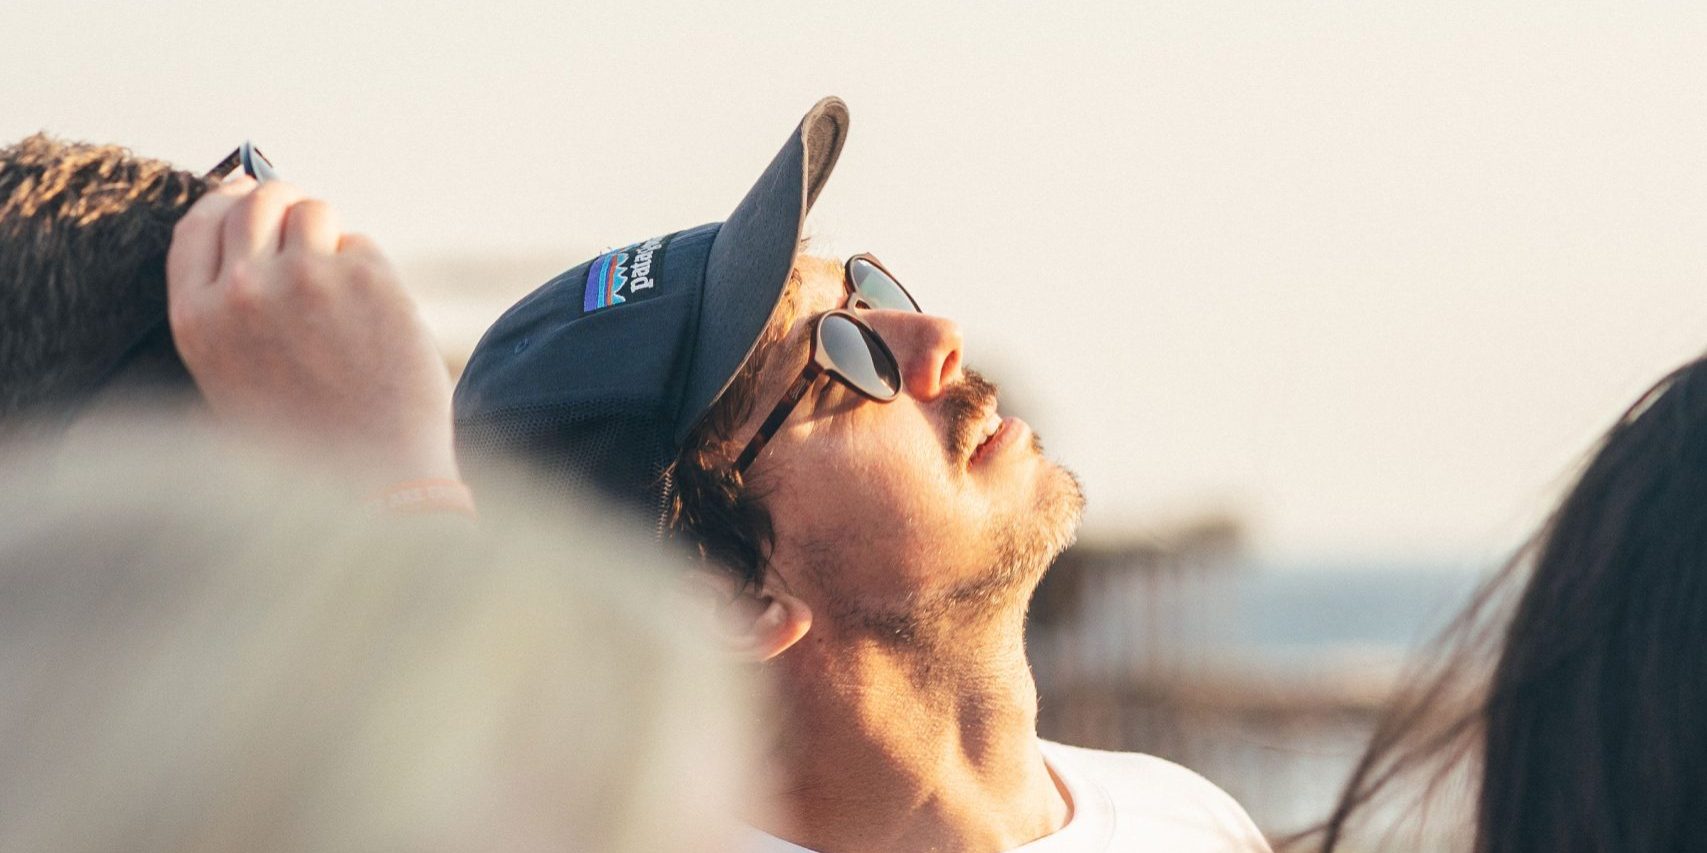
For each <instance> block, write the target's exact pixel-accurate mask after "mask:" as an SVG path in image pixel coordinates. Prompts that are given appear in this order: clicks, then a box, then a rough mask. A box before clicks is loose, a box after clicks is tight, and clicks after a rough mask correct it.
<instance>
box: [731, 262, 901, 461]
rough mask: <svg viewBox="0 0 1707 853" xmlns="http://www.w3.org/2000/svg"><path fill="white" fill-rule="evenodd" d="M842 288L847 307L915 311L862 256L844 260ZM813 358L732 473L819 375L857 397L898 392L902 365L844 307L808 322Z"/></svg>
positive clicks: (880, 398)
mask: <svg viewBox="0 0 1707 853" xmlns="http://www.w3.org/2000/svg"><path fill="white" fill-rule="evenodd" d="M842 287H843V288H844V289H846V290H847V294H848V308H877V309H883V310H889V311H911V312H913V313H915V314H917V313H919V303H918V301H917V300H915V299H914V298H913V295H912V294H910V293H908V292H907V288H905V287H902V286H901V283H900V282H899V281H896V280H895V276H894V275H892V274H891V273H890V272H889V270H887V269H885V268H884V266H883V264H882V262H880V261H878V260H877V259H876V258H874V257H872V256H871V255H869V254H865V253H861V254H858V255H854V256H853V257H851V258H848V262H847V264H845V265H844V266H843V267H842ZM810 335H811V341H812V354H811V357H809V358H808V359H807V360H806V366H805V367H804V368H802V369H801V371H800V375H799V376H798V377H796V378H795V380H794V382H793V383H791V384H790V385H789V386H788V390H787V391H785V392H783V395H782V399H781V400H779V401H777V404H776V406H775V407H774V408H772V409H771V413H770V415H769V416H767V417H766V418H765V421H764V423H763V424H761V425H760V426H759V431H758V433H757V434H756V435H754V436H753V440H752V441H749V442H747V447H746V449H744V450H742V451H741V455H740V456H739V457H737V458H736V459H735V471H736V473H740V472H743V471H745V470H747V466H749V465H751V464H753V460H754V459H756V458H758V455H759V451H760V450H763V449H764V446H765V444H766V443H767V442H769V441H770V440H771V437H772V436H774V435H776V432H777V430H779V429H782V425H783V423H784V422H786V421H787V420H788V416H789V415H790V414H791V413H793V411H794V408H795V407H796V406H798V405H800V400H801V398H803V397H805V396H806V392H807V391H808V390H809V389H811V387H812V384H813V383H814V382H817V381H818V377H819V375H827V376H829V377H830V378H831V379H833V380H836V381H838V382H841V383H842V384H843V385H846V386H848V387H849V388H852V389H853V390H854V391H857V392H858V393H859V394H860V395H861V396H864V397H866V398H867V399H870V400H874V401H876V402H879V403H887V402H889V401H890V400H893V399H895V398H896V397H897V396H899V395H900V394H901V366H900V363H899V362H898V361H896V360H895V353H894V352H892V351H891V350H890V349H889V345H888V344H886V343H884V342H883V338H881V337H879V336H878V334H877V332H875V331H873V330H872V328H871V327H870V326H868V325H866V324H865V321H864V320H861V319H860V318H858V317H856V316H854V314H853V313H852V312H851V311H848V310H847V309H841V308H838V309H836V310H834V311H827V312H825V313H823V314H820V315H818V316H817V317H816V318H814V319H813V320H812V329H811V332H810Z"/></svg>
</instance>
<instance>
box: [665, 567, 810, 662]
mask: <svg viewBox="0 0 1707 853" xmlns="http://www.w3.org/2000/svg"><path fill="white" fill-rule="evenodd" d="M686 586H687V589H688V593H689V595H688V599H689V602H690V603H691V604H692V606H693V607H694V608H695V609H696V610H699V611H700V612H701V615H702V616H703V617H704V618H703V619H702V623H703V624H706V625H708V626H709V627H710V630H711V632H712V635H713V636H714V637H716V638H717V640H718V642H720V643H722V644H723V646H724V648H725V649H726V650H727V651H728V652H729V653H730V654H731V655H734V656H735V657H736V658H737V659H739V660H742V661H746V662H751V663H759V662H761V661H767V660H770V659H771V658H774V657H776V656H777V655H780V654H782V653H783V652H785V651H787V650H788V648H789V647H790V646H792V645H794V644H795V643H797V642H800V638H801V637H804V636H806V632H807V631H809V630H811V628H812V608H810V607H808V606H806V602H804V601H801V600H800V599H799V598H797V597H795V596H794V595H792V594H790V593H788V592H786V591H784V590H782V589H779V588H778V586H779V585H778V584H776V583H775V582H774V581H773V582H771V583H767V584H765V585H764V586H763V587H761V588H759V589H743V588H742V584H741V583H740V582H739V581H737V580H736V579H735V576H734V575H731V574H730V573H728V572H722V571H717V570H715V569H689V570H688V573H687V578H686Z"/></svg>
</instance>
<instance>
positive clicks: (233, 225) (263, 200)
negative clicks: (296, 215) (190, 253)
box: [219, 181, 302, 273]
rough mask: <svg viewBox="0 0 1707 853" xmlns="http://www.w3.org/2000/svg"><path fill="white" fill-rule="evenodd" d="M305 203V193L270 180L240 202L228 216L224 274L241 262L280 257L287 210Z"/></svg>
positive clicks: (222, 260) (225, 236) (222, 258)
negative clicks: (299, 203)
mask: <svg viewBox="0 0 1707 853" xmlns="http://www.w3.org/2000/svg"><path fill="white" fill-rule="evenodd" d="M301 200H302V190H300V189H298V188H297V187H296V185H294V184H287V183H284V182H283V181H268V182H266V183H264V184H262V185H260V186H258V187H256V188H255V191H254V192H251V193H249V194H248V195H245V196H243V198H241V199H239V200H238V202H237V204H236V206H235V207H233V208H232V209H231V211H230V212H229V213H227V214H226V216H225V227H224V231H223V234H222V240H223V243H222V247H221V256H220V261H219V269H220V272H221V273H224V272H225V271H227V270H228V269H230V267H231V265H232V264H233V263H236V262H239V261H244V260H253V259H258V258H262V257H267V256H271V255H275V254H278V252H279V249H280V248H281V247H282V246H283V233H284V218H285V211H286V210H288V209H289V208H290V206H291V205H293V204H295V203H297V202H298V201H301Z"/></svg>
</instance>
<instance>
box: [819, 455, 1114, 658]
mask: <svg viewBox="0 0 1707 853" xmlns="http://www.w3.org/2000/svg"><path fill="white" fill-rule="evenodd" d="M1031 442H1032V451H1033V452H1035V453H1037V454H1038V455H1039V456H1040V457H1041V456H1042V455H1043V444H1042V442H1041V441H1040V440H1039V439H1038V438H1037V437H1036V435H1033V436H1032V439H1031ZM1045 465H1046V466H1047V469H1048V470H1047V471H1046V472H1045V474H1044V475H1043V482H1042V483H1041V485H1040V487H1039V489H1038V495H1037V500H1036V501H1035V502H1034V503H1033V505H1032V506H1031V507H1030V510H1031V511H1030V512H1029V513H1021V514H1020V515H1019V516H1018V517H1006V518H994V519H991V520H990V522H991V527H990V529H988V530H986V531H984V533H983V534H982V535H983V536H985V537H987V538H989V539H992V540H993V541H995V542H996V549H995V550H996V556H995V558H994V559H993V561H992V563H991V565H990V566H989V567H988V568H987V569H986V570H985V571H984V572H982V573H980V574H979V575H978V576H976V577H973V578H970V579H968V580H966V581H965V582H963V583H961V584H958V585H956V586H954V587H952V588H950V589H948V590H939V591H936V592H934V593H928V594H925V593H915V594H913V595H911V596H909V597H908V598H907V599H905V600H903V601H902V602H900V603H898V604H896V605H892V606H890V607H882V608H880V607H875V606H869V605H865V604H862V603H861V602H857V601H846V600H844V601H841V602H837V603H836V604H835V605H833V608H832V615H833V616H834V617H835V618H836V621H837V622H838V623H839V624H841V625H844V626H847V627H850V628H853V629H855V630H857V631H859V632H860V633H862V634H866V635H868V636H871V637H873V638H875V639H877V640H879V641H880V642H883V643H884V644H885V645H891V646H896V647H910V648H915V649H918V650H924V651H932V652H938V651H942V650H944V649H947V648H952V647H954V646H956V645H961V644H963V642H964V641H965V640H966V639H967V638H968V634H969V633H970V632H979V631H986V630H988V629H991V628H995V629H997V630H1007V626H1010V625H1011V626H1013V627H1014V628H1015V629H1023V626H1024V623H1025V611H1026V608H1027V607H1028V606H1029V605H1030V602H1031V595H1032V593H1033V592H1035V591H1036V590H1037V585H1038V583H1040V582H1041V581H1042V580H1043V575H1044V574H1045V573H1046V572H1048V570H1049V567H1050V566H1051V565H1053V564H1054V562H1055V558H1056V557H1059V556H1060V555H1061V552H1062V551H1065V550H1067V548H1068V546H1070V545H1072V544H1073V542H1074V541H1075V540H1076V539H1077V538H1078V532H1079V521H1080V519H1081V517H1082V516H1083V514H1084V508H1085V497H1084V489H1083V488H1082V487H1081V485H1080V483H1079V478H1078V477H1077V476H1075V475H1074V474H1073V472H1071V471H1069V470H1067V469H1066V468H1064V467H1062V466H1060V465H1058V464H1056V463H1054V462H1045Z"/></svg>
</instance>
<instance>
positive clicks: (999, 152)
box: [0, 0, 1707, 560]
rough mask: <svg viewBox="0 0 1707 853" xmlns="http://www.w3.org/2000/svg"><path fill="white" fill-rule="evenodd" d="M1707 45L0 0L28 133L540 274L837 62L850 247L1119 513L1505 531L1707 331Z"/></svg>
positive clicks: (4, 114) (714, 210) (14, 93)
mask: <svg viewBox="0 0 1707 853" xmlns="http://www.w3.org/2000/svg"><path fill="white" fill-rule="evenodd" d="M1704 45H1707V11H1704V10H1703V7H1701V6H1700V5H1699V4H1683V3H1678V4H1611V3H1595V4H1587V3H1561V2H1525V3H1503V4H1444V3H1429V2H1416V0H1406V2H1369V1H1368V0H1364V1H1363V2H1337V3H1292V2H1273V0H1266V1H1265V2H1248V3H1232V2H1177V3H1160V4H1157V3H1136V2H1129V0H1128V1H1127V2H1099V3H1076V4H1075V3H1065V2H1031V3H1018V2H983V3H978V4H972V3H927V2H922V1H921V2H872V1H871V0H868V2H862V3H858V4H839V5H836V6H829V5H824V4H817V3H806V2H730V3H668V4H657V5H647V4H641V3H575V2H567V3H564V2H558V3H543V2H507V3H506V2H487V3H480V4H475V3H425V2H418V3H373V2H352V1H351V0H343V2H330V1H329V0H310V2H298V3H291V4H283V3H280V4H260V5H253V4H249V5H245V4H231V3H195V2H181V1H180V0H152V2H138V0H131V2H112V1H111V0H52V2H38V0H0V139H3V140H6V141H10V140H14V139H16V138H18V137H21V136H23V135H25V134H27V133H30V132H32V131H35V130H38V129H48V130H51V131H53V132H55V133H57V134H59V135H62V136H67V137H73V138H84V139H90V140H97V141H117V142H123V143H126V144H129V145H130V146H131V147H133V148H134V149H136V150H137V151H138V152H139V153H143V154H146V155H151V156H158V157H164V158H167V159H171V160H174V161H176V162H179V163H182V164H184V165H186V166H190V167H196V168H200V167H203V166H205V165H211V164H212V163H213V162H214V161H215V160H217V159H218V158H219V157H220V156H222V155H224V154H225V153H226V152H227V151H229V150H230V149H231V148H232V147H233V146H234V145H235V144H236V143H237V142H238V141H240V140H241V139H243V138H244V137H252V138H253V139H255V140H256V141H257V142H258V143H260V144H261V145H262V147H263V148H264V149H265V150H266V151H267V152H268V153H269V154H270V155H272V157H273V159H274V160H275V161H276V162H277V163H278V165H279V166H280V168H281V169H282V170H283V171H284V173H285V174H286V175H288V176H289V177H291V178H292V179H293V180H295V181H297V182H299V183H302V184H304V185H306V186H307V187H309V188H310V189H311V190H312V191H313V192H315V193H317V194H320V195H322V196H324V197H326V198H328V199H330V200H332V201H333V202H334V203H335V204H336V205H337V206H338V207H339V208H340V209H341V210H342V212H343V214H344V219H345V222H346V224H347V225H349V226H350V227H352V228H355V229H356V230H361V231H364V232H367V233H369V234H372V235H374V236H375V237H377V238H378V239H379V240H380V241H381V244H382V245H384V246H385V247H387V248H388V249H389V250H390V252H391V253H392V255H393V257H395V258H397V259H398V260H399V261H402V262H405V263H406V264H407V263H410V262H417V263H418V262H420V261H422V260H423V259H431V258H437V257H442V256H491V257H516V258H533V259H544V260H543V261H542V263H543V267H542V270H543V271H542V273H541V279H542V280H543V277H544V275H546V274H549V273H550V272H552V271H555V269H556V268H566V267H568V266H570V265H572V264H574V263H577V262H579V261H581V260H584V259H585V258H586V257H587V256H588V255H590V254H591V253H592V252H593V251H595V250H597V249H598V248H600V247H602V246H606V245H613V244H620V243H626V242H631V241H633V240H637V239H641V238H644V237H647V236H650V235H652V234H655V233H661V232H665V231H669V230H674V229H676V228H680V227H685V226H689V225H694V224H698V223H701V222H705V221H710V220H715V219H720V218H722V217H723V215H724V214H725V213H727V212H728V210H729V208H731V207H732V206H733V205H734V203H735V201H736V200H738V199H739V198H740V196H741V195H742V194H743V193H744V192H745V190H746V187H747V185H748V184H749V183H750V182H751V180H752V179H753V178H754V177H755V176H756V174H757V171H758V169H759V168H761V167H762V166H763V164H764V163H765V162H767V161H768V159H769V158H770V156H771V155H772V154H773V153H774V152H775V150H776V149H777V147H778V146H779V145H780V144H781V142H782V139H783V137H784V136H785V135H786V134H787V132H788V131H789V130H790V129H791V128H792V126H793V124H794V123H795V122H796V121H797V120H798V118H799V116H800V114H801V113H802V112H803V111H804V110H805V109H806V108H807V107H808V106H810V105H811V104H812V102H813V101H814V100H816V99H817V98H818V97H819V96H821V95H825V94H838V95H841V96H843V97H844V98H846V99H847V100H848V102H849V103H850V105H851V108H852V113H853V129H852V133H851V135H850V141H849V144H848V146H847V148H846V150H845V151H844V153H843V156H842V160H841V165H840V167H839V168H838V169H837V172H836V175H835V177H834V178H833V179H832V180H831V182H830V184H829V188H828V189H827V190H826V192H825V194H824V196H823V197H822V199H821V200H820V205H819V208H818V212H817V214H816V215H815V216H814V219H813V230H814V231H815V232H816V233H817V234H819V235H820V236H821V237H822V238H823V239H824V242H823V243H821V244H820V245H826V246H828V247H830V248H831V249H832V250H833V251H836V252H838V253H848V252H855V251H861V250H870V251H873V252H875V253H877V254H878V255H879V256H880V257H882V258H883V259H884V260H885V261H886V262H887V263H888V264H889V265H890V266H891V267H892V268H893V269H895V270H896V271H897V272H898V274H900V275H901V276H902V277H903V278H904V279H905V281H906V282H907V283H908V285H909V286H910V287H911V288H912V289H913V290H914V291H915V293H917V294H918V295H919V296H920V298H921V299H922V300H923V301H924V302H925V303H926V307H927V308H928V309H931V310H933V311H936V312H938V313H943V314H946V315H949V316H952V317H955V318H956V319H958V320H960V321H961V323H962V325H963V326H964V327H965V329H966V333H967V336H968V338H969V342H970V344H969V353H968V354H969V357H970V359H971V361H972V362H973V364H975V365H976V364H979V363H983V364H985V365H988V366H990V367H992V368H993V369H994V371H993V372H996V373H998V374H999V375H1000V376H1001V377H1002V378H1004V379H1005V380H1006V381H1007V383H1008V385H1009V386H1010V390H1011V394H1010V396H1011V397H1012V398H1013V400H1014V403H1013V404H1012V405H1010V406H1008V408H1009V409H1010V410H1013V411H1016V413H1018V414H1020V415H1022V416H1024V417H1026V418H1027V420H1030V421H1031V422H1032V423H1033V424H1034V425H1036V426H1038V427H1039V428H1040V430H1041V431H1042V433H1043V434H1044V435H1045V436H1046V437H1047V438H1048V439H1049V441H1050V446H1051V449H1052V451H1054V452H1055V453H1056V454H1057V455H1058V456H1060V457H1062V458H1063V459H1064V460H1066V461H1067V462H1068V463H1069V464H1071V465H1072V466H1073V467H1074V468H1076V469H1077V470H1078V471H1079V473H1080V474H1081V476H1082V477H1083V478H1084V480H1085V481H1086V484H1087V487H1088V491H1089V493H1090V497H1091V501H1092V511H1091V519H1090V523H1091V524H1092V525H1093V526H1096V527H1103V528H1107V527H1111V526H1114V525H1117V524H1124V523H1130V522H1136V523H1146V524H1147V523H1154V522H1155V521H1156V520H1158V519H1168V518H1177V517H1179V516H1181V515H1183V514H1186V513H1189V512H1191V511H1193V510H1194V509H1199V508H1211V507H1216V508H1218V507H1228V508H1232V509H1234V510H1237V511H1239V512H1242V513H1244V514H1246V515H1247V516H1248V517H1249V518H1250V519H1251V520H1252V522H1253V524H1254V532H1255V534H1256V536H1255V543H1256V545H1257V546H1258V551H1259V553H1260V554H1262V555H1264V556H1266V557H1270V558H1275V559H1287V560H1291V559H1311V558H1338V559H1348V558H1349V559H1355V558H1361V557H1371V556H1379V557H1387V558H1401V559H1419V558H1420V559H1465V560H1481V559H1488V558H1491V557H1494V556H1497V555H1498V554H1499V553H1500V552H1501V551H1502V550H1503V549H1505V548H1507V547H1508V546H1510V545H1511V544H1512V543H1513V542H1514V541H1515V540H1516V539H1517V537H1518V536H1520V535H1521V534H1522V533H1523V532H1524V530H1525V529H1526V527H1527V525H1528V524H1529V523H1531V521H1532V520H1533V519H1534V518H1535V517H1536V516H1537V515H1538V513H1539V512H1540V511H1541V509H1542V508H1543V507H1544V506H1545V502H1546V500H1547V499H1548V498H1549V497H1550V496H1551V495H1552V494H1553V492H1554V490H1555V489H1556V488H1557V487H1558V486H1559V484H1560V482H1561V476H1562V473H1563V472H1564V471H1565V470H1566V469H1567V468H1568V467H1569V465H1570V464H1571V463H1572V462H1573V460H1575V459H1576V458H1578V456H1579V455H1580V453H1581V451H1582V450H1583V449H1584V448H1585V447H1586V446H1587V444H1588V442H1589V441H1590V439H1591V438H1592V437H1593V436H1594V435H1596V434H1597V433H1598V432H1599V430H1600V429H1601V428H1603V427H1604V426H1605V425H1606V424H1607V423H1608V422H1609V421H1610V420H1611V419H1612V418H1613V417H1614V416H1615V415H1616V414H1617V413H1618V411H1620V410H1621V408H1622V407H1623V406H1624V405H1625V404H1626V403H1627V402H1628V401H1629V400H1630V399H1632V398H1633V397H1634V396H1635V394H1636V393H1637V392H1639V391H1640V390H1641V389H1642V388H1644V387H1646V385H1647V384H1648V383H1649V382H1650V381H1651V380H1652V379H1654V378H1656V377H1658V376H1659V375H1661V374H1662V373H1664V372H1665V371H1666V370H1667V369H1669V368H1670V367H1671V366H1673V365H1674V364H1676V363H1678V362H1680V361H1682V360H1683V359H1685V358H1687V357H1689V356H1691V355H1692V354H1694V353H1695V352H1697V351H1699V350H1701V349H1703V348H1704V345H1707V287H1704V284H1707V86H1704V85H1703V81H1707V49H1704V47H1703V46H1704ZM471 286H476V287H478V286H480V284H479V283H472V285H471ZM1016 407H1017V408H1016Z"/></svg>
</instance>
